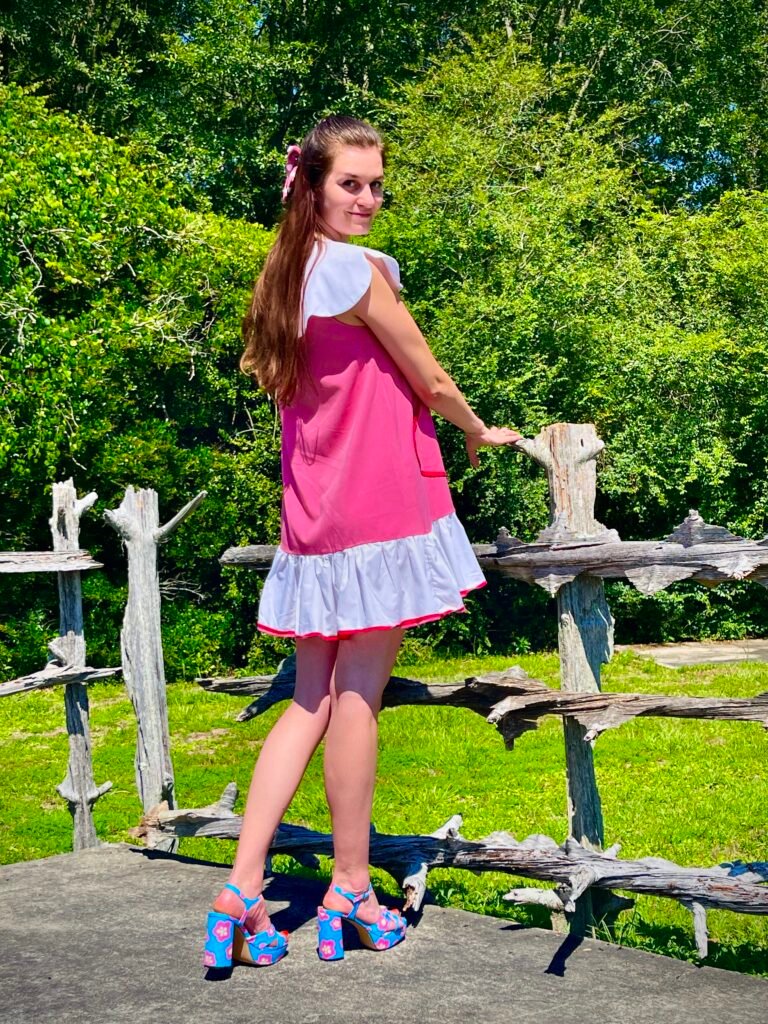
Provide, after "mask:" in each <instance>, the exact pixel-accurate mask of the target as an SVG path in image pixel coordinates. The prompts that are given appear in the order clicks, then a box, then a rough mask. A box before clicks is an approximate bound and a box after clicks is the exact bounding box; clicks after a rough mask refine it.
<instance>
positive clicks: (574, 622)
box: [519, 423, 613, 930]
mask: <svg viewBox="0 0 768 1024" xmlns="http://www.w3.org/2000/svg"><path fill="white" fill-rule="evenodd" d="M519 447H520V448H523V449H524V450H525V451H526V453H527V454H528V455H530V456H531V458H533V459H535V460H536V461H537V462H539V463H540V464H541V465H542V466H543V467H544V468H545V469H546V471H547V477H548V481H549V498H550V513H551V520H552V522H551V527H550V531H549V532H551V534H552V535H553V539H554V538H557V539H558V540H560V541H561V542H562V543H567V541H568V540H569V539H576V538H579V539H584V538H590V537H598V536H600V535H601V534H605V533H606V532H607V531H606V528H605V527H604V526H603V525H602V524H600V523H598V522H597V520H596V519H595V497H596V492H597V469H596V465H595V460H596V458H597V455H598V454H599V453H600V452H601V451H602V449H603V447H604V444H603V442H602V441H601V440H600V439H599V438H598V436H597V432H596V431H595V428H594V426H593V425H592V424H591V423H584V424H576V423H554V424H552V425H551V426H549V427H545V428H544V430H542V431H541V433H540V434H539V435H538V436H537V437H535V438H534V439H533V440H530V441H523V442H521V443H520V445H519ZM540 539H543V536H542V537H541V538H540ZM557 634H558V649H559V653H560V680H561V687H562V689H563V690H564V691H567V692H569V693H596V692H599V690H600V666H601V665H602V664H606V663H607V662H608V661H610V659H611V654H612V653H613V619H612V617H611V612H610V609H609V608H608V604H607V602H606V599H605V586H604V584H603V581H602V580H601V579H598V578H597V577H594V576H585V575H580V576H578V577H577V578H576V579H574V580H572V581H571V582H568V583H565V584H563V585H562V586H560V588H559V589H558V591H557ZM563 728H564V734H565V760H566V771H567V789H568V829H569V834H570V835H572V836H573V837H574V838H575V839H576V840H578V842H579V843H581V844H582V845H583V846H586V847H588V848H590V849H593V850H599V849H601V848H602V846H603V842H604V833H603V815H602V809H601V806H600V794H599V792H598V789H597V781H596V779H595V766H594V758H593V752H592V747H591V746H590V744H589V743H587V742H585V740H584V737H585V734H586V729H585V728H584V726H583V725H580V724H579V723H578V722H577V721H575V720H574V719H573V718H565V719H564V720H563ZM589 901H590V894H589V893H586V894H585V896H584V897H582V898H581V899H580V900H579V901H578V902H577V907H578V912H577V915H576V916H575V918H574V919H573V920H572V922H571V926H572V928H573V929H574V930H582V929H583V928H585V927H586V926H587V924H588V922H589V919H590V918H591V916H592V908H591V903H590V902H589Z"/></svg>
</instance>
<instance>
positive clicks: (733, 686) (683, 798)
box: [0, 654, 768, 975]
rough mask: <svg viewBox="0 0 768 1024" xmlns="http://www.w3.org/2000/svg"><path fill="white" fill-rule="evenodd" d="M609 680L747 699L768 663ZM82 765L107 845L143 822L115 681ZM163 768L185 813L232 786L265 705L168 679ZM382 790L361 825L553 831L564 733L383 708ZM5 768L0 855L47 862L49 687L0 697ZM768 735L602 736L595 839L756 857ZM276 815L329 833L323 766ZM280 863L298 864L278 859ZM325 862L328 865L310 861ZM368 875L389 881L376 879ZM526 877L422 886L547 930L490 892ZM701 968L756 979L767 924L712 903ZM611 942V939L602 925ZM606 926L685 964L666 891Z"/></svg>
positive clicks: (447, 899)
mask: <svg viewBox="0 0 768 1024" xmlns="http://www.w3.org/2000/svg"><path fill="white" fill-rule="evenodd" d="M513 662H514V663H518V664H520V665H522V667H523V668H525V669H526V671H528V672H529V673H530V674H531V675H533V676H537V677H539V678H541V679H543V680H544V681H546V682H547V683H549V684H551V685H557V659H556V657H555V656H554V655H529V656H522V657H516V658H509V657H507V658H498V657H497V658H482V659H470V658H467V659H462V660H456V659H454V660H451V661H433V662H429V663H426V664H424V663H422V664H420V665H419V666H418V669H417V668H414V667H413V666H405V667H402V668H400V669H398V670H397V671H400V672H401V674H403V675H411V676H414V677H418V678H422V679H427V678H430V679H457V678H463V677H464V676H467V675H471V674H479V673H482V672H483V671H488V670H491V669H497V668H502V667H504V666H505V665H509V664H511V663H513ZM604 686H605V689H606V690H614V691H621V690H624V691H635V692H644V693H678V694H683V693H684V694H688V695H720V696H729V697H730V696H733V697H736V696H742V697H746V696H754V695H756V694H758V693H761V692H764V691H766V690H768V665H755V664H744V663H742V664H737V665H732V666H725V667H724V666H722V665H718V666H714V665H711V666H701V667H697V668H687V669H683V670H675V669H666V668H661V667H659V666H657V665H655V664H654V663H653V662H651V661H649V660H646V659H641V658H638V657H633V656H631V655H627V654H624V655H620V656H617V657H616V658H615V659H614V661H613V662H612V664H611V665H610V666H609V667H608V668H607V669H606V671H605V674H604ZM90 692H91V717H92V730H93V740H94V762H95V776H96V781H97V782H98V783H100V782H103V781H104V780H105V779H111V780H112V782H113V784H114V785H113V789H112V790H111V791H110V792H109V793H108V794H107V795H106V796H105V797H104V798H103V799H101V800H100V801H99V802H98V804H97V806H96V811H95V817H96V826H97V830H98V833H99V835H100V837H101V838H102V839H105V840H108V841H112V842H118V841H130V838H131V837H130V835H129V832H128V830H129V828H131V827H132V826H134V825H135V824H137V822H138V820H139V818H140V814H141V812H140V806H139V801H138V798H137V795H136V790H135V786H134V781H133V755H134V744H135V731H136V730H135V721H134V717H133V711H132V708H131V705H130V702H129V701H128V700H127V698H126V696H125V691H124V689H123V688H122V686H121V685H119V684H103V685H102V684H97V685H94V686H93V687H92V689H91V691H90ZM168 701H169V710H170V719H171V734H172V738H173V761H174V766H175V773H176V784H177V792H178V801H179V805H180V806H185V807H195V806H201V805H205V804H208V803H211V802H212V801H214V800H215V799H216V798H217V797H218V796H219V794H220V793H221V791H222V790H223V788H224V786H225V785H226V784H227V783H228V782H229V781H230V780H233V779H234V780H235V781H236V782H237V785H238V787H239V788H240V792H241V794H243V793H244V791H245V789H246V787H247V785H248V780H249V777H250V772H251V768H252V764H253V760H254V758H255V756H256V754H257V753H258V749H259V746H260V744H261V742H262V740H263V738H264V736H265V735H266V733H267V731H268V729H269V727H270V726H271V724H272V723H273V722H274V721H275V718H276V717H277V716H278V715H279V713H280V707H277V708H273V709H271V710H270V711H269V712H268V713H267V714H265V715H264V716H262V717H260V718H256V719H252V720H251V721H250V722H247V723H244V724H239V723H236V722H235V716H236V715H237V713H238V711H240V709H241V708H242V707H243V706H244V705H245V704H246V703H247V701H248V698H243V697H231V696H227V695H223V694H211V693H208V692H206V691H204V690H202V689H200V688H199V687H198V686H196V685H195V684H194V683H177V684H174V685H172V686H170V687H169V689H168ZM380 722H381V754H380V760H379V780H380V781H379V786H378V789H377V792H376V800H375V805H374V822H375V824H376V827H377V828H378V829H379V830H380V831H388V832H431V831H433V830H434V829H435V828H436V827H437V826H439V825H441V824H442V823H443V822H444V821H445V820H446V819H447V818H449V817H451V816H452V815H454V814H456V813H460V814H461V815H462V816H463V818H464V824H463V826H462V832H463V834H464V835H465V836H466V837H467V838H470V839H472V838H478V837H480V836H483V835H485V834H487V833H489V832H492V831H495V830H499V829H505V830H508V831H510V832H512V833H513V834H514V835H515V836H517V837H518V838H522V837H524V836H526V835H528V834H530V833H536V832H540V833H546V834H548V835H551V836H552V837H554V838H555V839H557V840H558V841H562V840H563V839H564V837H565V834H566V819H565V783H564V771H563V749H562V737H561V734H562V730H561V725H560V722H559V720H556V719H554V718H552V719H546V720H545V721H544V724H543V725H542V726H541V727H540V728H539V729H538V730H536V731H534V732H529V733H526V734H525V735H524V736H523V737H522V738H521V739H519V740H518V741H517V743H516V746H515V749H514V751H512V752H508V751H506V750H505V749H504V745H503V742H502V740H501V738H500V736H499V734H498V733H497V732H496V730H495V729H494V728H492V727H491V726H489V725H487V724H486V723H485V721H484V720H483V718H482V717H481V716H479V715H476V714H474V713H472V712H470V711H463V710H457V709H449V708H434V709H427V708H420V707H404V708H396V709H392V710H386V711H384V712H382V715H381V720H380ZM0 751H1V752H2V754H1V757H0V764H1V765H2V772H3V776H4V779H3V781H4V787H3V788H4V794H5V797H6V800H5V814H4V815H3V820H2V823H0V849H1V850H2V854H1V857H0V859H2V860H3V861H4V862H11V861H16V860H24V859H31V858H35V857H45V856H48V855H50V854H54V853H60V852H63V851H66V850H69V849H70V848H71V835H72V828H71V819H70V816H69V814H68V812H67V811H66V809H65V807H64V805H63V801H61V800H60V799H59V797H58V796H57V794H56V791H55V786H56V784H57V783H58V782H60V781H61V780H62V779H63V777H64V772H65V767H66V760H67V735H66V730H65V724H64V712H63V699H62V693H61V690H49V691H41V692H37V693H30V694H23V695H17V696H13V697H7V698H5V699H3V700H2V701H0ZM767 762H768V736H766V733H765V730H764V729H763V728H761V726H760V725H758V724H753V723H744V722H731V723H722V722H721V723H710V722H697V721H685V720H673V719H652V718H649V719H640V720H637V721H635V722H632V723H629V724H627V725H624V726H622V727H621V728H620V729H616V730H611V731H609V732H607V733H606V734H604V735H603V736H602V737H601V738H600V739H599V740H598V742H597V745H596V765H597V775H598V782H599V786H600V793H601V798H602V803H603V813H604V818H605V823H606V842H607V843H609V844H610V843H614V842H619V843H621V847H622V850H621V856H622V857H642V856H647V855H656V856H663V857H669V858H670V859H672V860H675V861H677V862H679V863H680V864H685V865H711V864H715V863H718V862H720V861H723V860H733V859H737V858H740V859H742V860H745V861H750V860H768V812H766V806H767V804H766V763H767ZM287 819H288V820H290V821H293V822H297V823H302V824H305V825H308V826H310V827H313V828H318V829H324V830H327V829H329V820H328V812H327V808H326V806H325V801H324V796H323V787H322V770H321V761H320V758H319V757H316V758H315V759H314V760H313V762H312V763H311V764H310V767H309V769H308V771H307V775H306V777H305V779H304V782H303V783H302V786H301V788H300V789H299V792H298V793H297V795H296V797H295V799H294V801H293V803H292V804H291V807H290V808H289V811H288V815H287ZM233 849H234V846H233V843H231V842H229V841H221V840H205V839H200V840H195V839H189V840H184V841H183V843H182V852H184V853H185V854H186V855H188V856H193V857H200V858H207V859H212V860H217V861H226V860H228V859H230V858H231V857H232V854H233ZM276 865H277V867H278V869H279V870H282V871H301V872H302V873H305V872H304V869H300V868H299V867H298V866H297V865H296V864H295V862H294V861H293V860H291V859H290V858H288V857H282V858H278V859H277V861H276ZM323 869H324V871H326V872H327V870H328V864H327V862H326V863H324V864H323ZM376 879H377V882H378V884H380V885H381V886H382V887H383V888H385V889H388V890H389V891H390V892H396V891H397V887H396V885H395V883H394V882H393V880H392V879H391V878H390V877H389V876H387V875H385V874H383V873H379V874H377V876H376ZM521 884H531V885H534V884H539V883H536V882H533V881H526V880H521V879H514V878H513V877H511V876H507V875H500V874H485V875H482V876H475V875H473V874H471V873H469V872H464V871H453V870H435V871H433V872H431V873H430V876H429V886H430V889H431V891H432V893H433V895H434V896H435V898H436V899H437V901H438V902H440V903H443V904H449V905H452V906H457V907H462V908H464V909H467V910H473V911H477V912H481V913H491V914H495V915H499V916H505V917H510V918H515V919H517V920H520V921H524V922H530V923H534V924H537V925H540V926H544V927H547V926H548V919H547V916H546V915H545V914H544V913H543V912H540V911H538V910H536V909H534V910H528V909H525V908H514V907H511V906H509V905H508V904H506V903H504V902H503V901H502V896H503V894H504V893H505V892H506V891H507V890H508V889H510V888H513V887H515V886H518V885H521ZM709 924H710V936H711V939H712V942H711V946H710V950H711V952H710V957H709V960H708V961H707V962H708V963H710V964H714V965H717V966H720V967H728V968H733V969H736V970H741V971H748V972H751V973H764V974H767V975H768V920H766V919H765V918H761V917H751V916H748V915H742V914H733V913H729V912H726V911H719V912H711V913H710V914H709ZM604 937H607V936H604ZM617 937H618V939H619V941H621V942H622V943H624V944H626V945H633V946H640V947H642V948H645V949H652V950H654V951H656V952H661V953H666V954H668V955H672V956H680V957H684V958H686V959H694V958H695V946H694V942H693V929H692V926H691V921H690V916H689V914H688V912H687V911H685V910H683V909H682V908H680V907H679V906H678V905H677V904H676V903H674V902H672V901H670V900H663V899H660V898H659V899H653V898H648V897H641V898H639V899H638V901H637V905H636V908H635V909H634V910H633V911H629V912H627V913H625V914H623V915H622V916H621V917H620V918H619V924H618V931H617Z"/></svg>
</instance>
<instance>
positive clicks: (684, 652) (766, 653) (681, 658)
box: [616, 640, 768, 668]
mask: <svg viewBox="0 0 768 1024" xmlns="http://www.w3.org/2000/svg"><path fill="white" fill-rule="evenodd" d="M616 650H617V651H629V652H630V653H632V654H639V655H640V656H641V657H646V658H653V660H654V661H656V662H658V664H659V665H666V666H667V667H668V668H680V667H681V666H683V665H706V664H710V663H714V664H721V663H727V662H733V661H768V640H722V641H701V642H699V641H696V642H694V641H691V642H689V643H680V644H617V645H616Z"/></svg>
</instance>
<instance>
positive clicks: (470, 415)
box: [350, 261, 522, 466]
mask: <svg viewBox="0 0 768 1024" xmlns="http://www.w3.org/2000/svg"><path fill="white" fill-rule="evenodd" d="M370 262H371V270H372V277H371V287H370V288H369V289H368V291H367V292H366V293H365V295H364V296H363V297H362V299H360V301H359V302H358V303H357V305H355V306H354V307H353V308H352V309H351V310H350V313H352V314H354V315H355V316H357V317H359V318H360V319H361V320H362V321H363V322H364V323H365V324H366V325H367V326H368V327H370V329H371V330H372V331H373V333H374V334H375V335H376V337H377V338H378V339H379V341H380V342H381V344H382V345H383V347H384V348H385V349H386V351H387V352H388V353H389V355H390V356H391V357H392V359H393V360H394V362H395V363H396V364H397V366H398V367H399V369H400V370H401V371H402V374H403V376H404V377H405V379H406V380H407V381H408V383H409V384H410V385H411V387H412V388H413V390H414V391H415V392H416V394H417V395H418V397H419V398H420V399H421V400H422V402H424V404H425V405H427V406H429V408H430V409H434V411H435V412H436V413H438V414H439V415H440V416H443V417H444V418H445V419H447V420H448V421H449V422H450V423H453V424H454V425H455V426H457V427H459V429H461V430H463V431H464V433H465V434H466V435H467V452H468V454H469V459H470V462H471V463H472V465H473V466H476V465H478V459H477V448H478V447H481V446H483V445H501V444H514V443H515V442H516V441H519V440H520V438H521V437H522V435H521V434H519V433H518V432H517V431H516V430H510V429H509V428H507V427H486V425H485V424H484V423H483V421H482V420H481V419H480V417H479V416H476V415H475V413H474V412H473V411H472V409H471V408H470V407H469V405H468V403H467V400H466V399H465V398H464V396H463V395H462V393H461V391H459V389H458V387H457V386H456V384H455V383H454V382H453V380H452V379H451V378H450V377H449V375H448V374H447V373H446V372H445V370H444V369H443V368H442V366H441V365H440V364H439V363H438V361H437V360H436V359H435V357H434V356H433V355H432V352H431V351H430V348H429V345H428V344H427V342H426V340H425V339H424V335H423V334H422V333H421V331H420V330H419V328H418V326H417V324H416V322H415V321H414V319H413V317H412V316H411V314H410V312H409V311H408V308H407V307H406V305H405V303H404V302H402V300H401V299H400V298H399V296H397V295H396V294H395V292H394V291H393V290H392V288H391V286H390V285H389V283H388V282H387V280H386V278H385V277H384V275H383V274H382V272H381V271H380V270H379V268H378V266H377V265H376V264H375V263H374V262H373V261H370Z"/></svg>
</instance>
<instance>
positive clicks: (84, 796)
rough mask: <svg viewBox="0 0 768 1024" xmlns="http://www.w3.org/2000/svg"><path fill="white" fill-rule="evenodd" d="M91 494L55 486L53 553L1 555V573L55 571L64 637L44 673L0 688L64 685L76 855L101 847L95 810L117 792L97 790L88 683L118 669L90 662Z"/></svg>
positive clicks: (67, 788) (0, 692)
mask: <svg viewBox="0 0 768 1024" xmlns="http://www.w3.org/2000/svg"><path fill="white" fill-rule="evenodd" d="M96 498H97V495H96V494H95V493H91V494H88V495H86V496H85V497H84V498H81V499H80V500H78V498H77V492H76V491H75V487H74V484H73V483H72V480H71V479H69V480H66V481H65V482H64V483H57V484H54V486H53V515H52V516H51V519H50V524H51V532H52V533H53V551H3V552H0V572H13V573H19V572H25V573H31V572H55V573H56V574H57V577H58V584H59V635H58V637H56V638H55V639H54V640H52V641H51V643H50V644H49V645H48V649H49V650H50V652H51V658H49V660H48V663H47V664H46V666H45V668H43V669H41V671H39V672H33V673H32V674H31V675H27V676H21V677H20V678H18V679H11V680H9V681H8V682H5V683H2V684H0V696H5V695H7V694H11V693H19V692H27V691H30V690H39V689H44V688H46V687H49V686H56V685H59V684H63V686H64V707H65V711H66V719H67V733H68V734H69V764H68V767H67V775H66V778H65V779H64V781H63V782H62V783H60V784H59V785H58V786H57V787H56V789H57V792H58V793H59V795H60V796H61V797H63V798H64V799H65V800H66V801H67V806H68V807H69V810H70V813H71V815H72V819H73V822H74V839H73V846H74V849H75V850H83V849H86V848H88V847H93V846H99V845H100V844H99V839H98V837H97V835H96V828H95V827H94V824H93V813H92V811H93V805H94V804H95V803H96V801H97V800H98V799H99V798H100V797H102V796H103V795H104V794H105V793H106V792H108V790H109V789H111V787H112V783H111V782H104V783H102V785H100V786H97V785H96V782H95V780H94V777H93V762H92V759H91V727H90V717H89V707H88V691H87V689H86V683H89V682H93V681H94V680H95V679H105V678H108V677H110V676H114V675H116V674H117V673H118V672H119V671H120V669H119V668H101V669H94V668H90V666H88V665H86V663H85V637H84V634H83V600H82V590H81V585H80V573H81V572H82V571H84V570H90V569H100V568H101V563H100V562H95V561H94V560H93V559H92V558H91V556H90V555H89V554H88V552H87V551H83V550H81V548H80V542H79V536H80V517H81V515H82V514H83V513H84V512H85V511H87V510H88V509H89V508H90V507H91V505H93V503H94V502H95V501H96Z"/></svg>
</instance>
